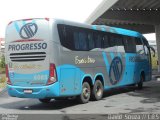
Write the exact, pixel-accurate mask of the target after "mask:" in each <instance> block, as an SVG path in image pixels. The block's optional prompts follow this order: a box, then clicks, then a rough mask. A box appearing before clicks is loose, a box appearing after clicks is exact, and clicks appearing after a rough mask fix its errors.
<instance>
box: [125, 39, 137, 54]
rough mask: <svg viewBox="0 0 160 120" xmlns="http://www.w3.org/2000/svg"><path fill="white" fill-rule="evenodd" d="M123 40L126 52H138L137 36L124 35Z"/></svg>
mask: <svg viewBox="0 0 160 120" xmlns="http://www.w3.org/2000/svg"><path fill="white" fill-rule="evenodd" d="M123 42H124V48H125V52H126V53H135V52H136V44H135V38H133V37H128V36H124V37H123Z"/></svg>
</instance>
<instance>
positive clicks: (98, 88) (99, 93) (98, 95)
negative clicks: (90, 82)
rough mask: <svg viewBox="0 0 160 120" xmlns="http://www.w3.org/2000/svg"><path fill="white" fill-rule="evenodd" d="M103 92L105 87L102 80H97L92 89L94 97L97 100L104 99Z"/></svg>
mask: <svg viewBox="0 0 160 120" xmlns="http://www.w3.org/2000/svg"><path fill="white" fill-rule="evenodd" d="M103 92H104V88H103V84H102V82H101V81H100V80H96V81H95V84H94V86H93V89H92V99H93V100H97V101H98V100H100V99H102V97H103Z"/></svg>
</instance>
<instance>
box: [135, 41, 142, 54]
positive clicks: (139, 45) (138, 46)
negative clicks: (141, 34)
mask: <svg viewBox="0 0 160 120" xmlns="http://www.w3.org/2000/svg"><path fill="white" fill-rule="evenodd" d="M135 42H136V52H137V53H138V54H144V48H143V43H142V41H141V39H140V38H136V39H135Z"/></svg>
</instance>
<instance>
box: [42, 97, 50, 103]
mask: <svg viewBox="0 0 160 120" xmlns="http://www.w3.org/2000/svg"><path fill="white" fill-rule="evenodd" d="M39 101H40V102H41V103H50V102H51V99H49V98H45V99H39Z"/></svg>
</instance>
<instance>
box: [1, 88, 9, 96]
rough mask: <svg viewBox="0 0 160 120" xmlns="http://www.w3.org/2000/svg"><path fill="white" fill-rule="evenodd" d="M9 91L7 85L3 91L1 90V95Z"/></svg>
mask: <svg viewBox="0 0 160 120" xmlns="http://www.w3.org/2000/svg"><path fill="white" fill-rule="evenodd" d="M6 91H7V87H5V88H3V89H2V90H1V91H0V95H1V94H3V93H4V92H6Z"/></svg>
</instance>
